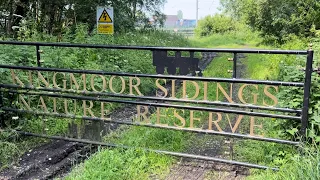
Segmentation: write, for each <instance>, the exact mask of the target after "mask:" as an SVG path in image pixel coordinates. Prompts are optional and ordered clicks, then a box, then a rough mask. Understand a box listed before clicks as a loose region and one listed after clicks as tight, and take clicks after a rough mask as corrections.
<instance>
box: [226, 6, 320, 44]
mask: <svg viewBox="0 0 320 180" xmlns="http://www.w3.org/2000/svg"><path fill="white" fill-rule="evenodd" d="M221 4H222V6H223V7H224V10H225V12H227V13H229V14H231V15H232V16H233V17H236V18H237V19H238V20H244V21H245V22H246V23H247V24H248V25H250V26H251V27H252V28H254V29H256V30H258V31H260V32H261V35H262V36H263V37H265V38H271V39H275V40H276V41H278V42H280V43H283V42H285V40H286V37H287V36H288V35H290V34H294V35H296V36H300V37H311V36H314V31H313V29H315V30H317V29H320V2H319V1H318V0H304V1H301V0H287V1H279V0H221Z"/></svg>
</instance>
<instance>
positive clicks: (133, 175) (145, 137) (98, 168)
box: [67, 43, 232, 179]
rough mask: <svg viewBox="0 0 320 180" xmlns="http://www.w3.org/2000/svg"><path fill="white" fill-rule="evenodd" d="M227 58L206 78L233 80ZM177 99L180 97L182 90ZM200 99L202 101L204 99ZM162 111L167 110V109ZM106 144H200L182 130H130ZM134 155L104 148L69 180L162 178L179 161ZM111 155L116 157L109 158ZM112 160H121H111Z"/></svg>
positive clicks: (183, 146) (164, 146) (211, 67)
mask: <svg viewBox="0 0 320 180" xmlns="http://www.w3.org/2000/svg"><path fill="white" fill-rule="evenodd" d="M193 46H196V43H195V44H193ZM198 47H199V45H198ZM228 56H229V55H224V56H221V57H218V58H216V59H215V60H214V61H213V62H212V63H211V64H210V65H209V67H207V69H206V70H205V71H204V76H206V77H230V76H231V74H230V73H228V69H230V68H231V67H232V63H231V62H229V63H226V62H228V61H227V57H228ZM216 67H219V68H216ZM192 88H193V86H190V85H189V86H188V87H187V89H188V90H190V89H192ZM210 88H213V87H210ZM177 96H181V91H180V92H179V94H178V95H177ZM208 96H209V97H211V98H215V96H216V95H215V93H212V94H209V95H208ZM199 98H201V96H200V97H199ZM162 111H164V109H163V110H162ZM164 113H165V112H164ZM154 118H155V117H154ZM186 119H187V118H186ZM151 121H152V120H151ZM187 121H188V120H187ZM187 123H188V122H187ZM105 141H106V142H111V143H117V144H123V145H128V146H134V147H146V148H151V149H162V150H168V151H176V152H182V151H184V150H186V149H187V148H188V146H191V145H192V144H193V143H192V142H193V141H197V139H196V137H195V136H194V134H192V133H185V132H181V131H169V130H162V129H151V128H143V127H130V128H128V129H125V130H123V129H121V130H118V131H116V132H114V133H112V134H110V135H109V136H107V137H106V138H105ZM134 152H135V150H134V149H130V150H121V149H112V150H110V149H101V151H100V152H98V153H96V154H94V155H93V156H91V157H90V158H89V159H88V160H87V161H85V162H84V163H82V164H81V165H79V166H78V167H76V168H75V169H74V170H73V171H72V172H71V174H70V175H69V176H68V177H67V179H92V178H98V179H113V178H115V179H118V177H119V179H121V178H122V179H137V178H138V179H149V178H151V177H157V178H160V179H162V178H164V177H165V176H166V175H167V174H168V172H169V169H170V167H171V166H172V164H173V163H174V162H175V161H176V160H177V159H176V158H173V157H170V156H165V155H161V154H155V153H148V152H143V153H142V152H140V153H134ZM110 154H112V156H117V157H110V156H109V155H110ZM109 158H110V159H112V158H116V159H121V160H119V161H118V160H116V161H110V159H109ZM102 159H104V160H102ZM126 159H130V161H126ZM131 162H140V163H142V164H148V166H137V165H135V163H131ZM93 165H94V166H93ZM105 167H112V168H111V169H113V171H109V170H107V172H105ZM153 167H157V168H153ZM79 172H82V173H79Z"/></svg>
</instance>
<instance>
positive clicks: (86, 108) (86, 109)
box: [82, 100, 96, 117]
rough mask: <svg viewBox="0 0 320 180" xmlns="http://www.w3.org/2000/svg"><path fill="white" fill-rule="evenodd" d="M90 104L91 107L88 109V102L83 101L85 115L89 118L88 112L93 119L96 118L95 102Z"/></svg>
mask: <svg viewBox="0 0 320 180" xmlns="http://www.w3.org/2000/svg"><path fill="white" fill-rule="evenodd" d="M89 103H90V105H89V107H87V101H86V100H83V101H82V107H83V115H84V116H87V112H88V113H89V114H90V115H91V117H96V116H95V115H94V114H93V112H92V108H93V102H92V101H89Z"/></svg>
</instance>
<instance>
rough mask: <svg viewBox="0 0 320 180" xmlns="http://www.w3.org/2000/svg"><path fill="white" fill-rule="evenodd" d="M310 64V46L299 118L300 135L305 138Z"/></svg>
mask: <svg viewBox="0 0 320 180" xmlns="http://www.w3.org/2000/svg"><path fill="white" fill-rule="evenodd" d="M312 63H313V50H312V46H310V49H309V50H308V56H307V62H306V71H305V82H304V95H303V108H302V117H301V135H302V136H303V137H305V136H306V130H307V127H308V112H309V101H310V89H311V75H312V71H313V69H312Z"/></svg>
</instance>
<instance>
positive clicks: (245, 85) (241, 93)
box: [238, 84, 258, 104]
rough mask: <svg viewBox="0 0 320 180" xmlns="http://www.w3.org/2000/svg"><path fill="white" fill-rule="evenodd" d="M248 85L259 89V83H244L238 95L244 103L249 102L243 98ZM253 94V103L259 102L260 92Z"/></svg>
mask: <svg viewBox="0 0 320 180" xmlns="http://www.w3.org/2000/svg"><path fill="white" fill-rule="evenodd" d="M247 86H253V87H255V88H256V90H257V91H258V85H252V84H244V85H242V86H241V87H240V88H239V92H238V97H239V100H240V102H242V103H243V104H247V102H246V101H245V100H244V99H243V90H244V88H245V87H247ZM251 94H252V95H253V104H257V102H258V94H257V93H251Z"/></svg>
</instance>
